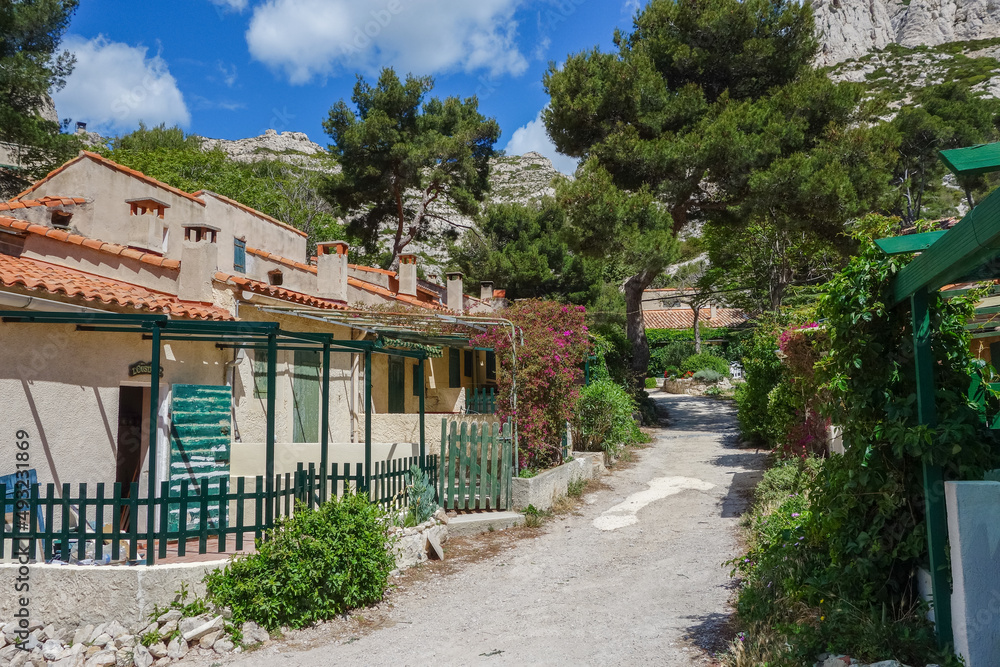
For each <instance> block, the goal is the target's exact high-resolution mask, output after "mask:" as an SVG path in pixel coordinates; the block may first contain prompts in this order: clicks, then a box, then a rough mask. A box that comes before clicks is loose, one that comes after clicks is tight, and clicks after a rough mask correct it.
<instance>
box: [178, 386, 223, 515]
mask: <svg viewBox="0 0 1000 667" xmlns="http://www.w3.org/2000/svg"><path fill="white" fill-rule="evenodd" d="M171 397H172V398H171V404H170V413H171V417H170V473H169V475H168V477H167V481H168V482H169V488H170V497H171V498H179V497H180V496H181V486H182V484H183V483H184V482H187V485H186V486H187V488H188V495H189V496H190V495H197V494H198V493H200V490H201V488H202V481H203V480H208V492H209V494H210V495H217V494H218V493H219V482H221V481H222V480H226V481H228V480H229V449H230V444H231V438H230V432H231V431H230V429H231V426H232V421H231V416H230V414H231V413H230V410H231V406H232V401H233V397H232V389H231V388H230V387H225V386H221V387H217V386H209V385H192V384H175V385H174V386H173V389H172V393H171ZM185 505H186V509H187V512H186V513H187V517H186V520H185V522H184V525H185V528H189V527H193V526H197V525H198V524H199V522H200V513H201V505H200V504H195V503H190V504H188V503H185ZM220 509H221V510H222V511H225V509H226V508H224V507H223V508H220V506H219V503H218V502H214V503H209V504H208V505H207V512H208V525H209V526H211V527H217V526H218V523H219V512H220ZM224 518H225V517H224ZM167 524H168V530H170V531H176V530H178V528H179V526H180V503H178V504H174V503H171V504H170V508H169V513H168V520H167Z"/></svg>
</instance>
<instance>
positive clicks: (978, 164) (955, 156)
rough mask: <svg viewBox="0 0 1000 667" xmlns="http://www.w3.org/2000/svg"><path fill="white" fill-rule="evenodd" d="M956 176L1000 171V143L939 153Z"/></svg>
mask: <svg viewBox="0 0 1000 667" xmlns="http://www.w3.org/2000/svg"><path fill="white" fill-rule="evenodd" d="M938 157H940V158H941V161H942V162H944V164H945V166H946V167H948V169H949V170H951V172H952V173H953V174H955V175H956V176H977V175H979V174H989V173H991V172H994V171H1000V143H993V144H979V145H978V146H969V147H968V148H954V149H952V150H947V151H941V152H940V153H939V154H938Z"/></svg>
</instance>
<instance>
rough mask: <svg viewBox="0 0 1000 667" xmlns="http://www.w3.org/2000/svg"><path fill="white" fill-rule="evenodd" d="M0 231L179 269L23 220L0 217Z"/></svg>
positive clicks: (155, 258)
mask: <svg viewBox="0 0 1000 667" xmlns="http://www.w3.org/2000/svg"><path fill="white" fill-rule="evenodd" d="M0 229H14V230H17V231H22V232H25V231H26V232H28V233H30V234H37V235H39V236H44V237H46V238H50V239H54V240H56V241H63V242H65V243H72V244H75V245H83V246H86V247H87V248H91V249H93V250H97V251H99V252H104V253H108V254H110V255H122V256H123V257H129V258H131V259H135V260H138V261H140V262H143V263H145V264H151V265H152V266H162V267H163V268H166V269H178V268H180V262H179V261H177V260H170V259H164V258H162V257H160V256H159V255H154V254H153V253H148V252H140V251H138V250H132V249H131V248H126V247H125V246H120V245H117V244H115V243H105V242H104V241H100V240H98V239H91V238H87V237H86V236H80V235H79V234H70V233H68V232H64V231H62V230H60V229H52V228H51V227H46V226H45V225H33V224H31V223H30V222H25V221H24V220H16V219H14V218H5V217H3V216H0Z"/></svg>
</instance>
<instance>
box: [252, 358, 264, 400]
mask: <svg viewBox="0 0 1000 667" xmlns="http://www.w3.org/2000/svg"><path fill="white" fill-rule="evenodd" d="M253 396H254V398H267V350H259V349H258V350H254V351H253Z"/></svg>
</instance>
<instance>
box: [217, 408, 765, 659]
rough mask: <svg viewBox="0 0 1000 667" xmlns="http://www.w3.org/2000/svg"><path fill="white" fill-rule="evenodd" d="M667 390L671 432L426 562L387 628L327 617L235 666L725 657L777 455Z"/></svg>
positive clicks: (724, 413)
mask: <svg viewBox="0 0 1000 667" xmlns="http://www.w3.org/2000/svg"><path fill="white" fill-rule="evenodd" d="M654 398H656V400H657V402H658V403H659V404H660V405H661V406H662V407H664V408H666V409H667V410H668V411H669V414H670V420H671V425H670V427H669V428H662V429H658V430H657V432H656V434H655V438H656V439H655V442H653V443H652V446H650V447H649V448H648V449H645V450H642V451H640V452H638V453H637V457H636V458H637V462H636V464H635V465H632V466H630V467H627V468H625V469H620V470H616V471H615V472H613V473H612V474H610V475H607V476H605V477H604V479H603V481H604V483H605V484H604V485H603V488H599V489H598V490H596V491H594V492H592V493H588V494H587V495H586V497H585V502H584V504H582V505H581V507H580V508H579V510H578V511H576V512H573V513H570V514H568V515H564V516H562V517H560V518H556V519H553V520H550V521H549V522H548V523H547V524H546V526H545V528H544V529H542V530H537V531H527V529H525V530H524V531H522V532H529V533H530V536H529V537H528V538H526V539H513V538H512V539H511V541H510V542H509V544H508V545H507V546H508V548H505V549H502V550H496V551H495V553H494V554H493V555H490V556H487V557H485V558H479V559H477V561H476V562H472V563H468V564H465V565H461V566H458V567H451V568H449V569H447V570H445V569H442V570H441V572H439V573H438V576H430V575H432V574H433V572H432V571H431V568H423V569H426V570H428V572H427V573H424V576H421V577H419V578H418V579H417V580H416V581H415V582H410V583H407V584H405V585H404V589H403V590H401V591H397V592H396V593H395V594H394V595H393V596H392V599H391V605H385V606H386V609H385V610H383V612H382V613H383V618H382V619H381V620H380V621H379V622H378V623H377V624H376V627H377V629H374V630H369V631H362V632H358V633H357V635H352V636H350V637H345V635H344V634H343V632H340V633H339V634H338V633H337V632H335V631H334V630H333V629H324V628H326V625H324V626H319V627H317V628H313V629H310V630H307V631H305V632H306V633H309V635H308V640H307V641H302V639H304V637H303V638H301V639H300V640H298V641H296V640H294V639H293V638H292V637H290V638H289V641H283V642H276V643H273V644H269V645H267V646H265V647H263V648H261V649H259V650H257V651H253V652H250V653H247V654H245V655H241V656H232V657H231V658H228V659H225V660H224V662H225V663H227V664H235V665H245V666H246V667H278V666H286V665H287V666H290V667H291V666H298V665H303V666H304V665H334V664H337V665H392V666H393V667H399V666H403V665H428V664H434V665H478V664H484V665H524V664H531V665H638V664H658V665H667V666H671V665H711V664H713V660H712V658H711V655H712V654H713V653H714V652H716V651H719V650H721V649H722V648H724V647H725V645H726V643H727V641H728V639H729V634H730V633H729V632H728V631H727V624H728V619H729V609H728V606H727V600H728V599H729V597H730V594H731V583H730V581H729V579H728V576H727V573H728V569H727V568H724V567H723V566H722V563H723V561H725V560H728V559H729V558H732V557H733V556H734V555H735V553H736V549H737V544H736V539H735V529H736V524H737V521H738V517H739V514H740V513H741V511H742V510H743V508H744V507H745V502H746V497H747V491H748V490H749V489H750V488H752V487H753V485H754V484H755V483H756V481H757V480H758V479H759V476H760V470H762V468H763V465H764V456H765V455H764V454H758V453H755V452H754V451H752V450H743V449H739V448H738V447H737V437H736V430H735V427H736V424H735V417H734V414H733V413H734V410H733V408H732V404H731V403H728V402H724V401H717V400H713V399H705V398H697V397H691V396H673V395H667V394H661V393H656V394H654ZM490 537H493V536H490ZM449 546H451V545H449ZM446 555H447V552H446ZM448 564H449V562H448V561H446V562H445V563H441V564H435V566H436V567H442V568H444V566H446V565H448ZM363 613H365V612H364V611H362V614H363ZM331 625H332V624H331ZM206 664H208V663H206Z"/></svg>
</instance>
